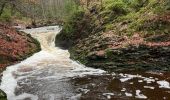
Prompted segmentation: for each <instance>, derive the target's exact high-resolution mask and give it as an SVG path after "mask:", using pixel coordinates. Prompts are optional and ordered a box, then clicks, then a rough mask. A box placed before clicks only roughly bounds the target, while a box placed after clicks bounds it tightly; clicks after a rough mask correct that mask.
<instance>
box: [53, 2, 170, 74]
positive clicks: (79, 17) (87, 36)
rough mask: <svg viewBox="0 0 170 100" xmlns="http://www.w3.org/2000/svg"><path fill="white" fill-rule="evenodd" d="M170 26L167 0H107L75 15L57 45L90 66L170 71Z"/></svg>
mask: <svg viewBox="0 0 170 100" xmlns="http://www.w3.org/2000/svg"><path fill="white" fill-rule="evenodd" d="M138 4H139V5H138ZM158 8H159V9H158ZM169 26H170V10H169V2H168V1H164V0H163V1H156V0H153V1H151V0H143V1H141V2H138V3H137V4H133V2H132V4H131V3H129V2H126V1H123V0H116V1H109V0H107V1H106V2H104V3H103V5H102V7H101V6H100V5H99V4H98V3H95V4H93V5H91V6H90V7H89V8H88V10H84V11H79V12H77V13H76V14H75V15H73V16H72V19H71V20H69V21H68V22H66V24H65V25H64V26H63V30H62V31H61V34H59V35H58V36H57V37H56V45H57V46H60V47H62V48H69V51H70V53H71V58H72V59H75V60H78V61H80V62H81V63H83V64H85V65H86V66H89V67H94V68H102V69H105V70H108V71H119V70H127V69H128V70H158V71H170V63H169V62H170V27H169Z"/></svg>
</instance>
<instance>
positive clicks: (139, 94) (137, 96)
mask: <svg viewBox="0 0 170 100" xmlns="http://www.w3.org/2000/svg"><path fill="white" fill-rule="evenodd" d="M135 98H139V99H147V96H145V95H143V94H141V91H140V90H136V96H135Z"/></svg>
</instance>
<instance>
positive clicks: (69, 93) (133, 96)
mask: <svg viewBox="0 0 170 100" xmlns="http://www.w3.org/2000/svg"><path fill="white" fill-rule="evenodd" d="M60 30H61V28H60V27H59V26H48V27H40V28H35V29H26V30H21V31H24V32H26V33H28V34H31V35H32V37H34V38H36V39H37V40H38V41H39V42H40V44H41V48H42V50H41V51H40V52H38V53H35V54H34V55H33V56H31V57H29V58H27V59H26V60H24V61H22V62H20V63H18V64H16V65H12V66H8V67H7V69H6V70H5V71H4V72H3V77H2V83H1V86H0V89H2V90H3V91H5V93H6V94H7V97H8V100H79V99H81V100H141V99H147V100H170V83H169V82H170V73H164V72H154V71H150V72H138V71H125V72H107V71H104V70H101V69H94V68H89V67H86V66H84V65H82V64H80V63H79V62H76V61H73V60H71V59H70V58H69V57H70V54H69V52H68V50H62V49H60V48H58V47H55V36H56V35H57V34H58V33H59V32H60Z"/></svg>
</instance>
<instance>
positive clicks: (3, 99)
mask: <svg viewBox="0 0 170 100" xmlns="http://www.w3.org/2000/svg"><path fill="white" fill-rule="evenodd" d="M0 100H7V96H6V94H5V93H4V92H3V91H2V90H0Z"/></svg>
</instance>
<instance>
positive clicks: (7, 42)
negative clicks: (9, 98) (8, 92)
mask: <svg viewBox="0 0 170 100" xmlns="http://www.w3.org/2000/svg"><path fill="white" fill-rule="evenodd" d="M40 50H41V48H40V44H39V42H38V41H37V40H35V39H34V38H32V37H31V35H29V34H26V33H23V32H19V31H17V30H16V29H14V28H12V27H10V26H9V25H4V24H0V74H1V76H2V72H3V71H4V70H5V68H6V67H7V66H9V65H13V64H16V63H18V62H20V61H22V60H24V59H26V58H28V57H30V56H31V55H32V54H33V53H35V52H38V51H40ZM0 94H1V95H0V98H1V99H3V98H6V96H5V94H4V93H3V92H0Z"/></svg>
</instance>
